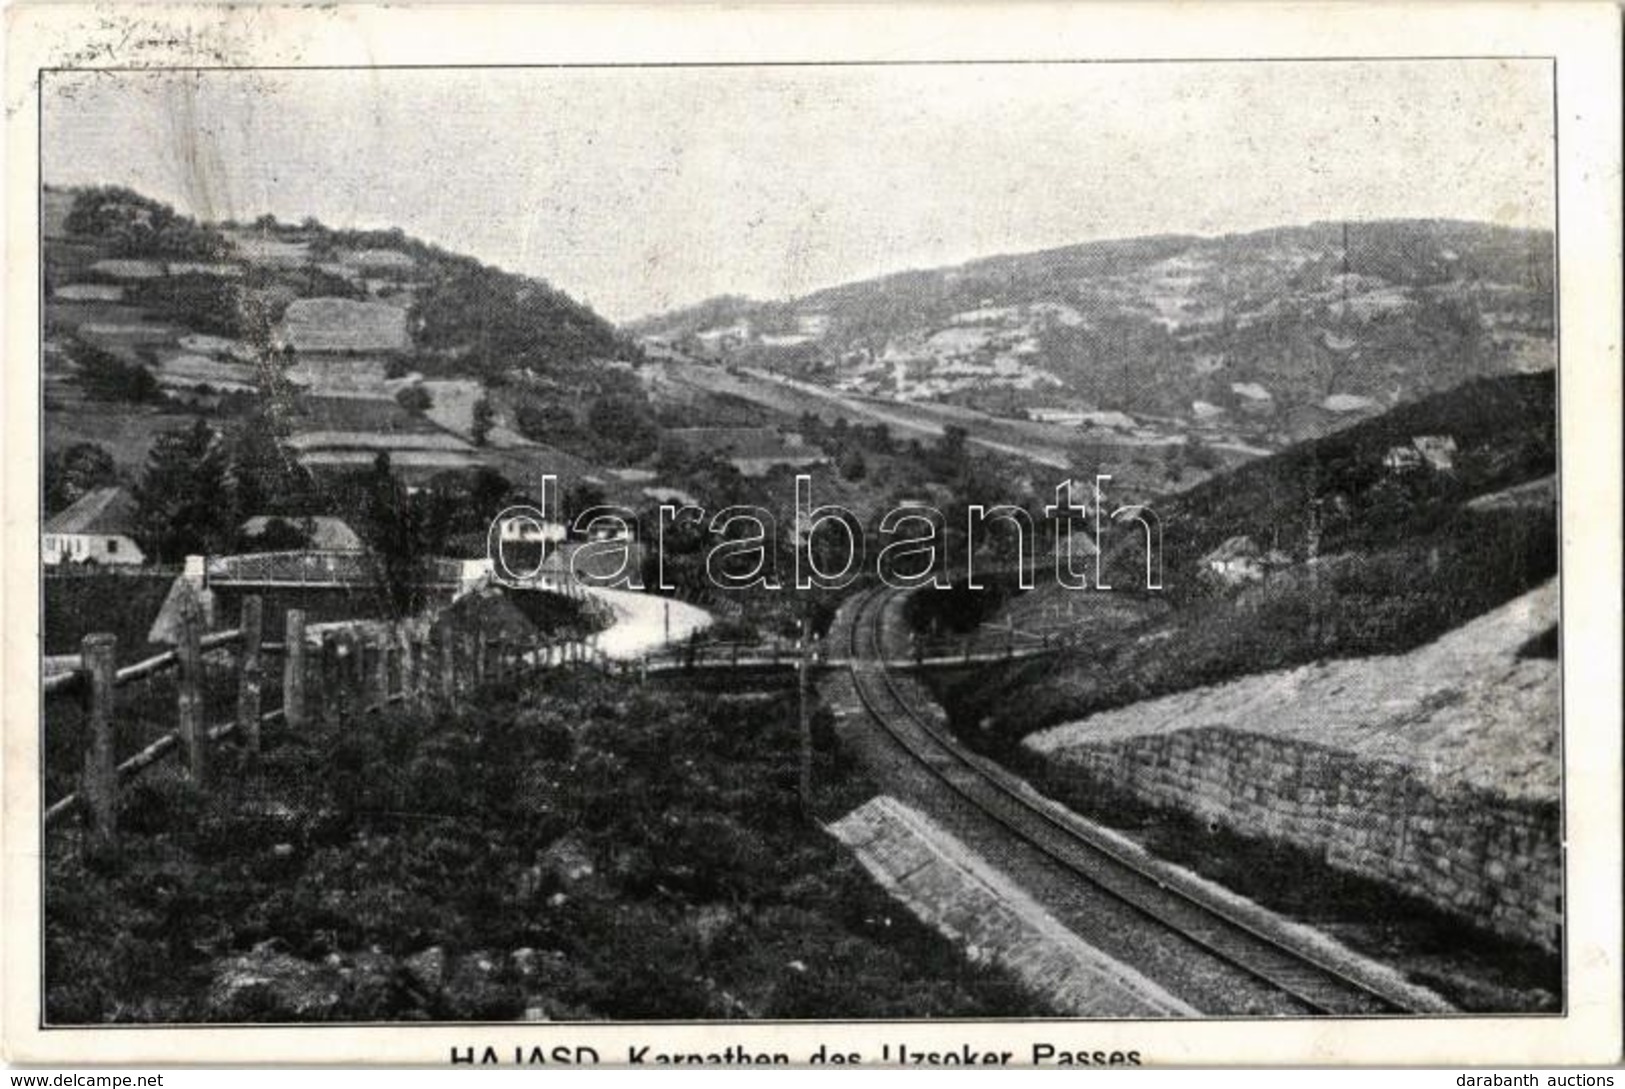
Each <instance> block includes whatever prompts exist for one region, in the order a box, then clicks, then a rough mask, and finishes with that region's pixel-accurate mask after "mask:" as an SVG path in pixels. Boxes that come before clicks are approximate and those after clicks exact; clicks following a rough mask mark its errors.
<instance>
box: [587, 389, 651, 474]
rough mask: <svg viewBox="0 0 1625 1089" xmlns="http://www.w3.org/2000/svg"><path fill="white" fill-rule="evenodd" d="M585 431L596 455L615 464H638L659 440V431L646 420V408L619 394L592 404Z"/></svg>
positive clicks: (647, 413)
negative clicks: (597, 450)
mask: <svg viewBox="0 0 1625 1089" xmlns="http://www.w3.org/2000/svg"><path fill="white" fill-rule="evenodd" d="M587 429H588V430H589V431H590V432H591V433H592V436H593V438H594V440H595V441H596V442H597V444H598V447H599V454H600V456H601V457H602V458H603V459H604V460H605V461H608V462H611V463H612V464H616V465H630V464H632V463H633V462H637V461H642V460H643V459H644V458H646V457H648V456H649V455H650V454H652V453H654V450H655V446H656V444H657V443H658V442H659V441H660V429H659V428H658V427H657V426H656V425H655V422H654V420H653V419H651V418H650V416H649V412H648V408H647V407H646V406H645V405H643V404H642V403H640V402H639V401H636V400H634V399H633V398H631V397H626V396H622V395H619V394H616V395H612V396H609V397H601V398H599V399H598V400H597V401H594V402H593V405H592V408H590V409H589V410H588V411H587Z"/></svg>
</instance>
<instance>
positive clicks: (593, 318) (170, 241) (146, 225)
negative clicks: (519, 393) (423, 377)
mask: <svg viewBox="0 0 1625 1089" xmlns="http://www.w3.org/2000/svg"><path fill="white" fill-rule="evenodd" d="M46 196H47V201H46V203H47V205H48V206H49V207H50V208H51V209H52V214H51V215H50V216H48V217H47V223H46V240H45V275H46V285H47V291H48V297H49V298H58V299H61V300H62V301H64V302H90V303H101V304H104V305H106V304H114V303H125V304H130V305H134V306H139V307H143V308H145V309H146V310H147V311H149V313H148V314H146V315H143V316H142V318H143V320H147V321H151V320H152V319H161V320H164V321H171V322H174V323H176V324H177V325H182V326H185V327H186V328H188V329H190V330H191V331H193V332H198V333H206V334H214V335H219V336H224V337H230V338H240V339H245V340H248V341H250V342H251V343H256V344H257V343H269V342H276V343H279V344H280V343H288V344H293V345H295V346H296V347H301V348H306V349H310V350H315V351H343V350H362V351H366V350H374V351H384V350H387V351H398V352H402V353H406V354H408V355H410V356H411V362H412V363H413V364H415V365H418V366H420V367H426V368H428V369H432V370H435V371H437V372H438V373H442V374H463V375H467V376H470V377H486V376H489V375H491V374H495V373H500V372H502V371H506V370H509V369H513V368H524V367H529V368H531V369H533V370H535V371H537V372H545V371H547V370H549V369H552V368H557V367H563V366H568V365H571V364H578V363H584V362H587V361H590V360H593V359H596V358H627V357H630V356H632V355H635V354H636V348H635V346H634V345H632V344H631V343H630V342H629V341H628V340H627V339H626V338H624V337H622V336H621V335H620V334H619V333H618V332H617V330H616V329H615V328H614V326H612V325H611V324H610V323H609V322H607V321H605V320H604V319H603V318H601V317H599V316H598V315H597V314H596V313H594V312H593V311H592V310H591V309H590V308H588V307H586V306H585V305H583V304H581V303H578V302H576V301H575V300H573V299H571V298H570V297H569V296H568V295H566V294H565V293H563V292H562V291H559V290H558V289H556V288H554V287H552V286H551V285H549V284H547V283H546V282H544V281H541V280H538V279H535V278H533V277H528V276H520V275H516V274H513V273H508V272H504V271H502V270H500V269H496V268H492V267H489V266H486V265H483V264H481V263H480V262H478V261H476V260H474V259H473V258H470V257H465V256H461V255H458V254H454V253H449V252H447V251H445V250H443V249H441V248H439V247H438V246H433V245H430V244H428V243H425V242H422V241H419V240H418V239H415V238H412V237H410V236H408V235H406V234H405V233H404V232H402V231H400V230H398V229H395V230H387V231H353V230H339V229H334V228H329V227H326V226H324V225H322V224H321V223H319V222H318V221H316V220H314V219H306V220H304V221H303V222H301V223H299V224H287V223H280V222H278V221H277V220H275V219H274V218H272V217H262V218H261V219H259V220H257V221H255V222H254V223H252V224H236V223H221V224H205V223H198V222H197V221H195V220H193V219H191V218H190V217H187V216H183V215H180V214H178V213H176V212H175V211H174V210H173V209H171V208H169V207H168V206H167V205H164V204H161V203H159V202H157V201H154V200H151V199H149V198H147V197H144V196H142V195H141V194H139V193H135V192H132V191H130V190H128V189H122V188H117V187H103V188H90V189H75V190H60V189H54V190H47V191H46ZM295 303H302V304H303V305H301V306H300V307H297V308H296V309H298V310H300V311H301V312H300V314H299V316H298V321H297V322H296V323H295V325H294V327H293V328H292V329H290V330H288V331H287V335H286V336H285V335H284V330H283V329H282V322H283V319H284V316H285V314H286V313H287V311H288V310H289V308H290V306H293V304H295ZM312 304H315V305H312ZM360 304H366V305H360ZM390 307H393V308H396V309H398V310H399V311H400V312H401V314H400V315H399V316H398V317H397V318H396V319H395V320H394V322H393V324H394V325H395V326H396V327H397V329H399V328H401V327H404V329H406V330H409V339H407V337H405V336H403V335H402V334H401V333H400V332H394V333H391V335H388V336H382V337H381V336H378V335H377V334H376V333H369V332H368V331H367V330H362V331H361V333H362V335H359V336H358V335H356V334H355V333H354V332H353V331H352V330H350V329H348V328H347V327H346V324H347V323H362V324H365V325H370V326H377V325H379V324H380V323H381V322H382V323H383V324H385V325H388V324H390V323H389V322H385V321H383V319H381V318H380V317H379V313H380V312H384V311H387V309H388V308H390ZM311 314H320V315H321V316H322V317H321V321H320V322H313V321H311V320H310V315H311ZM72 316H73V315H72V312H71V311H64V312H63V313H61V314H59V317H63V318H66V319H67V320H68V322H69V323H71V321H72ZM115 316H117V315H115ZM91 324H92V325H93V326H94V325H96V324H97V323H95V322H92V323H91ZM103 324H106V323H103ZM91 335H92V336H95V335H96V331H95V329H92V331H91ZM115 350H116V346H115Z"/></svg>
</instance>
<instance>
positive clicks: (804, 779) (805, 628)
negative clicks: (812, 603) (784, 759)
mask: <svg viewBox="0 0 1625 1089" xmlns="http://www.w3.org/2000/svg"><path fill="white" fill-rule="evenodd" d="M811 672H812V624H811V623H809V622H808V618H807V617H806V616H805V615H803V616H802V618H801V660H800V661H799V662H797V664H796V712H797V718H798V723H799V726H800V730H801V768H800V776H799V779H798V781H797V794H798V796H799V797H800V799H801V813H802V815H803V816H805V817H811V816H812V772H813V751H812V701H811V700H810V699H808V698H807V697H808V689H809V688H810V685H809V683H808V680H809V676H810V674H811Z"/></svg>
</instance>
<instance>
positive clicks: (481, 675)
mask: <svg viewBox="0 0 1625 1089" xmlns="http://www.w3.org/2000/svg"><path fill="white" fill-rule="evenodd" d="M490 649H491V640H489V639H487V638H486V636H485V633H484V632H480V633H478V634H477V635H475V636H474V683H476V684H484V683H485V669H486V662H485V656H486V654H487V653H488V652H489V651H490Z"/></svg>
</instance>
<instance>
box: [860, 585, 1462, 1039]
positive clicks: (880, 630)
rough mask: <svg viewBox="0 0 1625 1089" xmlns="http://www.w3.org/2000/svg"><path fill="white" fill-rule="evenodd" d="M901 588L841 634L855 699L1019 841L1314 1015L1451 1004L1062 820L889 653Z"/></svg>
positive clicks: (883, 594)
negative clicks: (1344, 959)
mask: <svg viewBox="0 0 1625 1089" xmlns="http://www.w3.org/2000/svg"><path fill="white" fill-rule="evenodd" d="M895 596H896V592H895V591H891V590H868V591H864V592H863V593H861V594H860V595H858V596H857V597H856V598H855V599H854V601H853V602H852V604H851V605H850V606H849V609H850V612H849V614H848V615H847V616H846V617H845V618H843V626H844V627H845V628H846V630H844V631H838V632H837V633H835V634H836V635H837V638H838V639H840V640H842V641H844V642H845V643H846V644H847V645H846V647H845V648H844V649H846V650H848V651H849V652H850V657H849V661H848V667H849V668H850V670H851V673H852V680H853V684H854V687H855V688H856V690H857V695H858V698H859V700H860V701H861V703H862V705H863V707H864V708H865V710H867V712H868V713H869V715H870V717H871V718H873V720H874V721H875V722H876V723H877V724H878V725H879V726H880V727H881V728H882V729H883V730H884V731H885V732H886V733H887V734H888V735H890V737H891V738H892V739H893V740H894V741H895V742H896V743H897V744H898V745H899V746H900V747H901V748H902V749H903V750H904V751H905V752H906V753H907V754H908V755H909V757H911V758H912V759H913V760H914V761H916V762H918V763H919V764H921V765H923V766H924V767H925V768H926V769H928V770H929V772H930V773H931V775H932V776H934V777H935V778H936V779H939V780H941V781H942V782H943V783H944V784H945V785H946V786H947V787H948V788H949V789H950V790H951V791H952V792H953V793H954V794H956V795H958V796H959V797H960V798H962V799H964V801H965V802H967V803H968V804H969V805H970V806H972V807H973V808H974V809H975V810H976V811H978V812H979V813H980V814H982V815H984V816H985V817H987V818H988V819H989V820H991V821H993V822H994V823H995V824H996V825H998V826H999V827H1000V828H1001V829H1003V830H1004V831H1005V832H1006V833H1007V834H1008V835H1009V836H1010V837H1011V838H1013V839H1016V840H1019V841H1020V842H1022V843H1024V844H1026V845H1028V846H1029V847H1031V848H1033V849H1035V850H1036V851H1038V852H1039V853H1040V854H1042V855H1043V856H1044V857H1046V858H1047V859H1049V860H1050V861H1051V862H1053V863H1054V864H1055V865H1057V866H1058V867H1060V868H1061V869H1062V870H1063V871H1064V872H1066V873H1067V874H1068V875H1070V876H1072V877H1075V878H1076V879H1077V880H1078V881H1081V882H1086V883H1088V884H1089V885H1091V886H1093V887H1095V888H1097V889H1100V890H1103V891H1104V892H1105V893H1107V894H1108V895H1110V896H1111V897H1113V898H1114V899H1116V900H1118V901H1121V902H1122V903H1124V904H1126V905H1128V906H1129V907H1130V908H1131V909H1133V911H1134V912H1136V913H1137V914H1138V915H1140V916H1142V917H1144V918H1146V919H1147V920H1148V921H1149V922H1150V923H1152V924H1153V925H1156V926H1159V927H1163V928H1166V929H1167V930H1171V931H1173V932H1175V933H1176V934H1177V935H1179V936H1180V937H1182V938H1183V939H1185V940H1188V941H1189V942H1191V943H1194V944H1195V945H1197V946H1199V947H1200V948H1201V949H1202V950H1204V951H1205V952H1206V953H1208V954H1209V955H1211V956H1212V957H1215V958H1217V959H1218V960H1220V961H1222V962H1223V963H1224V964H1225V965H1228V966H1230V967H1232V968H1234V969H1236V970H1238V971H1239V972H1241V973H1244V974H1245V975H1247V976H1250V977H1252V978H1253V979H1254V980H1257V981H1261V982H1262V983H1263V984H1265V985H1266V986H1268V987H1270V988H1272V989H1274V990H1277V991H1279V992H1281V993H1283V994H1284V995H1286V996H1287V997H1288V998H1289V999H1290V1000H1292V1001H1293V1002H1295V1003H1297V1004H1299V1005H1301V1006H1302V1007H1303V1008H1304V1009H1305V1010H1306V1011H1307V1012H1309V1013H1311V1014H1322V1015H1332V1016H1382V1015H1394V1014H1404V1013H1414V1012H1432V1013H1438V1012H1446V1011H1448V1010H1449V1007H1448V1006H1445V1005H1443V1004H1442V1003H1441V1002H1437V1000H1435V999H1434V996H1432V995H1430V994H1428V993H1427V992H1425V991H1422V990H1421V989H1420V988H1413V987H1410V986H1408V985H1406V984H1404V983H1402V982H1400V981H1399V980H1398V978H1397V977H1393V978H1388V974H1387V973H1384V972H1381V971H1380V970H1379V971H1375V972H1373V971H1365V970H1362V968H1363V967H1364V966H1363V965H1361V964H1358V963H1351V964H1347V965H1342V964H1336V963H1332V961H1333V960H1334V959H1337V958H1332V957H1328V956H1327V955H1325V953H1324V951H1322V950H1318V949H1315V948H1313V947H1311V946H1309V945H1308V944H1307V943H1305V942H1304V941H1302V940H1300V939H1298V937H1297V936H1296V935H1294V934H1292V933H1291V931H1290V930H1289V929H1288V928H1287V927H1285V926H1271V925H1270V923H1269V922H1268V921H1266V920H1264V919H1262V918H1248V917H1247V915H1248V914H1249V913H1248V912H1247V911H1245V910H1243V909H1238V908H1237V907H1236V906H1235V905H1233V904H1230V903H1226V902H1224V901H1223V900H1221V899H1219V898H1217V897H1215V896H1213V895H1212V894H1211V891H1210V890H1204V889H1203V888H1202V886H1201V885H1200V884H1199V883H1197V882H1194V881H1189V880H1186V881H1181V880H1180V879H1179V877H1178V876H1177V875H1176V874H1174V873H1172V872H1170V871H1169V870H1168V869H1166V868H1164V867H1162V866H1160V865H1157V864H1154V863H1149V862H1148V861H1147V860H1145V859H1143V858H1139V857H1136V856H1135V854H1134V853H1133V852H1129V851H1125V850H1124V849H1123V847H1122V845H1121V844H1118V843H1114V842H1113V841H1112V839H1111V838H1110V837H1109V836H1107V835H1105V834H1103V833H1102V832H1101V831H1100V830H1099V829H1095V828H1092V827H1091V826H1089V825H1088V824H1087V823H1086V822H1084V821H1083V820H1082V819H1081V818H1078V819H1066V818H1064V817H1062V816H1061V815H1058V814H1057V813H1055V812H1053V811H1051V810H1050V809H1048V808H1046V807H1045V806H1044V805H1043V804H1042V803H1040V802H1038V801H1037V800H1035V799H1034V798H1033V797H1031V795H1030V793H1029V792H1028V791H1027V790H1025V789H1023V787H1024V786H1025V784H1021V785H1020V786H1018V785H1017V784H1018V783H1020V781H1019V780H1018V779H1016V778H1015V777H1014V776H1013V775H1011V774H1010V773H1008V772H1006V771H1004V770H1003V769H1002V768H998V767H995V766H991V765H990V762H988V761H986V760H984V759H982V758H979V757H977V756H975V755H973V754H971V753H970V752H968V751H967V750H966V749H965V748H964V747H963V746H962V745H961V744H960V743H959V742H958V740H957V739H955V738H953V737H952V736H950V735H949V734H948V733H947V731H946V730H945V729H943V728H942V727H941V726H939V725H937V724H936V723H934V722H932V721H930V720H929V719H928V718H927V717H926V716H924V715H922V714H921V713H920V712H919V711H918V710H917V709H916V707H915V702H914V701H913V700H911V699H909V698H908V696H907V695H906V694H905V693H904V692H902V691H901V689H900V686H899V683H898V681H897V679H896V676H895V675H894V672H893V669H892V668H891V666H890V665H889V664H888V662H887V660H886V654H885V645H884V621H885V609H886V603H887V602H888V601H890V600H892V599H893V598H894V597H895ZM1260 914H1262V913H1260ZM1276 921H1277V922H1282V921H1281V920H1276ZM1272 931H1273V932H1272Z"/></svg>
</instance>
